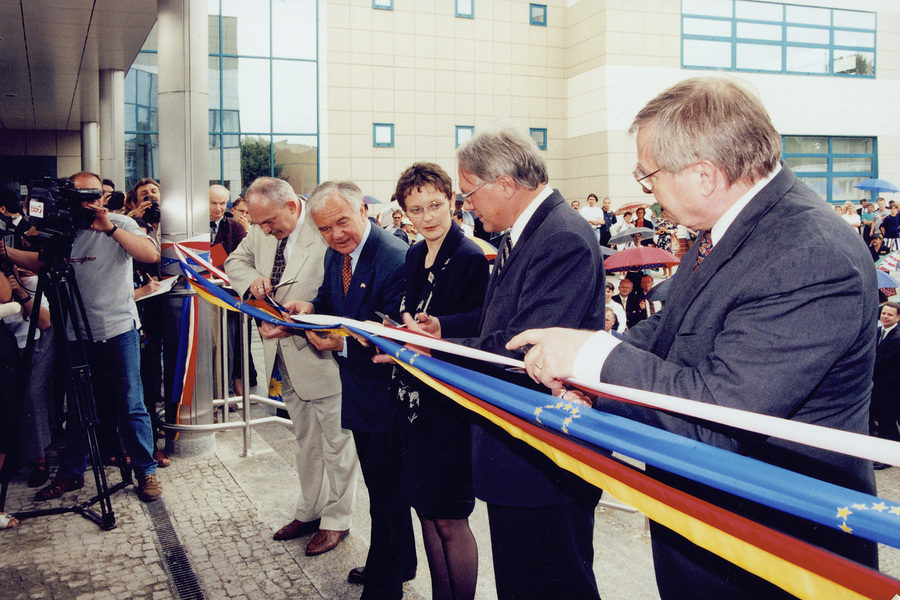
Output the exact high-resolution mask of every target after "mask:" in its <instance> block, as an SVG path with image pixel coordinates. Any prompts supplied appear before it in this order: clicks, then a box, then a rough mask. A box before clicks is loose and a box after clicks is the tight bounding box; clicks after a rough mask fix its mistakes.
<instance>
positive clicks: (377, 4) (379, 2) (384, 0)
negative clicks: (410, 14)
mask: <svg viewBox="0 0 900 600" xmlns="http://www.w3.org/2000/svg"><path fill="white" fill-rule="evenodd" d="M372 8H379V9H381V10H394V0H372Z"/></svg>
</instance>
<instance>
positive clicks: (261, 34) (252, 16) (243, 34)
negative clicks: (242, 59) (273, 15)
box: [220, 0, 271, 56]
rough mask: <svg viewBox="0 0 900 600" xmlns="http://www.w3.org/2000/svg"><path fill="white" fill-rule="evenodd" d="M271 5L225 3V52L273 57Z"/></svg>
mask: <svg viewBox="0 0 900 600" xmlns="http://www.w3.org/2000/svg"><path fill="white" fill-rule="evenodd" d="M269 18H270V17H269V2H268V1H266V2H265V4H264V5H263V6H260V3H259V2H247V1H246V0H222V12H221V19H222V20H221V25H220V27H221V28H222V39H221V41H222V53H223V54H231V55H235V54H240V55H243V56H247V55H250V56H269V54H270V51H269V40H270V37H271V30H270V29H269Z"/></svg>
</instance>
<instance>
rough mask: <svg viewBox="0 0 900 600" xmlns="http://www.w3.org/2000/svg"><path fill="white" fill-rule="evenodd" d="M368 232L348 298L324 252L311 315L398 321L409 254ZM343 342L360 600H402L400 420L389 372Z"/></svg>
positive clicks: (405, 530)
mask: <svg viewBox="0 0 900 600" xmlns="http://www.w3.org/2000/svg"><path fill="white" fill-rule="evenodd" d="M370 227H371V229H370V232H369V237H368V238H367V239H366V241H365V244H364V245H363V248H362V253H361V254H360V257H359V260H358V261H357V263H356V267H355V268H354V270H353V277H352V279H351V280H350V287H349V288H347V296H346V297H345V296H344V287H343V277H342V266H343V261H344V255H343V254H341V253H339V252H336V251H335V250H333V249H331V248H329V249H328V250H327V252H326V254H325V279H324V280H323V282H322V287H320V288H319V293H318V295H317V296H316V299H315V300H313V306H315V310H316V313H319V314H329V315H337V316H340V317H349V318H352V319H358V320H361V321H366V320H375V321H378V322H379V323H380V322H381V317H379V316H378V315H376V314H375V311H379V312H383V313H385V314H389V315H395V314H397V312H398V309H399V308H400V299H401V297H402V296H403V291H404V269H405V263H406V252H407V250H409V246H408V245H406V244H404V243H403V241H401V240H400V239H398V238H396V237H394V236H393V235H391V234H389V233H387V232H386V231H385V230H383V229H381V228H380V227H378V226H377V225H371V226H370ZM345 339H346V340H347V342H346V343H347V356H346V357H343V356H339V355H338V353H337V352H335V353H334V356H335V359H336V360H337V363H338V367H340V373H341V385H342V386H343V396H342V407H341V424H342V425H343V427H344V428H346V429H349V430H351V431H353V439H354V441H355V442H356V451H357V454H358V455H359V465H360V470H361V471H362V474H363V479H364V480H365V482H366V487H367V488H368V490H369V514H370V516H371V518H372V535H371V541H370V544H369V554H368V557H367V558H366V567H365V568H366V571H365V577H366V579H365V587H364V588H363V594H362V598H363V599H364V600H375V599H378V600H382V599H384V600H397V599H398V598H401V597H402V596H403V587H402V586H403V573H404V572H406V571H408V570H412V569H415V567H416V548H415V539H414V537H413V529H412V516H411V513H410V507H409V504H407V503H405V502H404V501H403V498H402V495H401V491H400V473H401V471H400V458H401V455H402V452H403V447H404V439H403V430H402V426H403V422H402V417H403V415H402V414H401V413H400V411H399V402H397V401H396V399H395V398H394V396H393V394H392V393H391V371H392V368H393V367H391V366H390V365H385V364H374V363H373V362H372V356H374V354H375V349H374V348H365V347H363V346H362V345H361V344H360V343H359V342H357V341H356V340H355V339H354V338H352V337H348V338H345Z"/></svg>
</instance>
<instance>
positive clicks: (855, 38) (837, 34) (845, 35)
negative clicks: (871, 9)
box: [834, 29, 875, 48]
mask: <svg viewBox="0 0 900 600" xmlns="http://www.w3.org/2000/svg"><path fill="white" fill-rule="evenodd" d="M834 45H835V46H864V47H866V48H874V47H875V33H865V32H863V31H843V30H841V29H836V30H835V31H834Z"/></svg>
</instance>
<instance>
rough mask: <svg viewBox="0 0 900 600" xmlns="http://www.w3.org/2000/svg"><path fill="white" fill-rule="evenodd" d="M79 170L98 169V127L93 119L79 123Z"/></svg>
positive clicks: (95, 171)
mask: <svg viewBox="0 0 900 600" xmlns="http://www.w3.org/2000/svg"><path fill="white" fill-rule="evenodd" d="M81 170H82V171H90V172H91V173H97V172H98V171H99V170H100V127H99V125H98V124H97V123H96V122H95V121H85V122H83V123H82V124H81Z"/></svg>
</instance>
